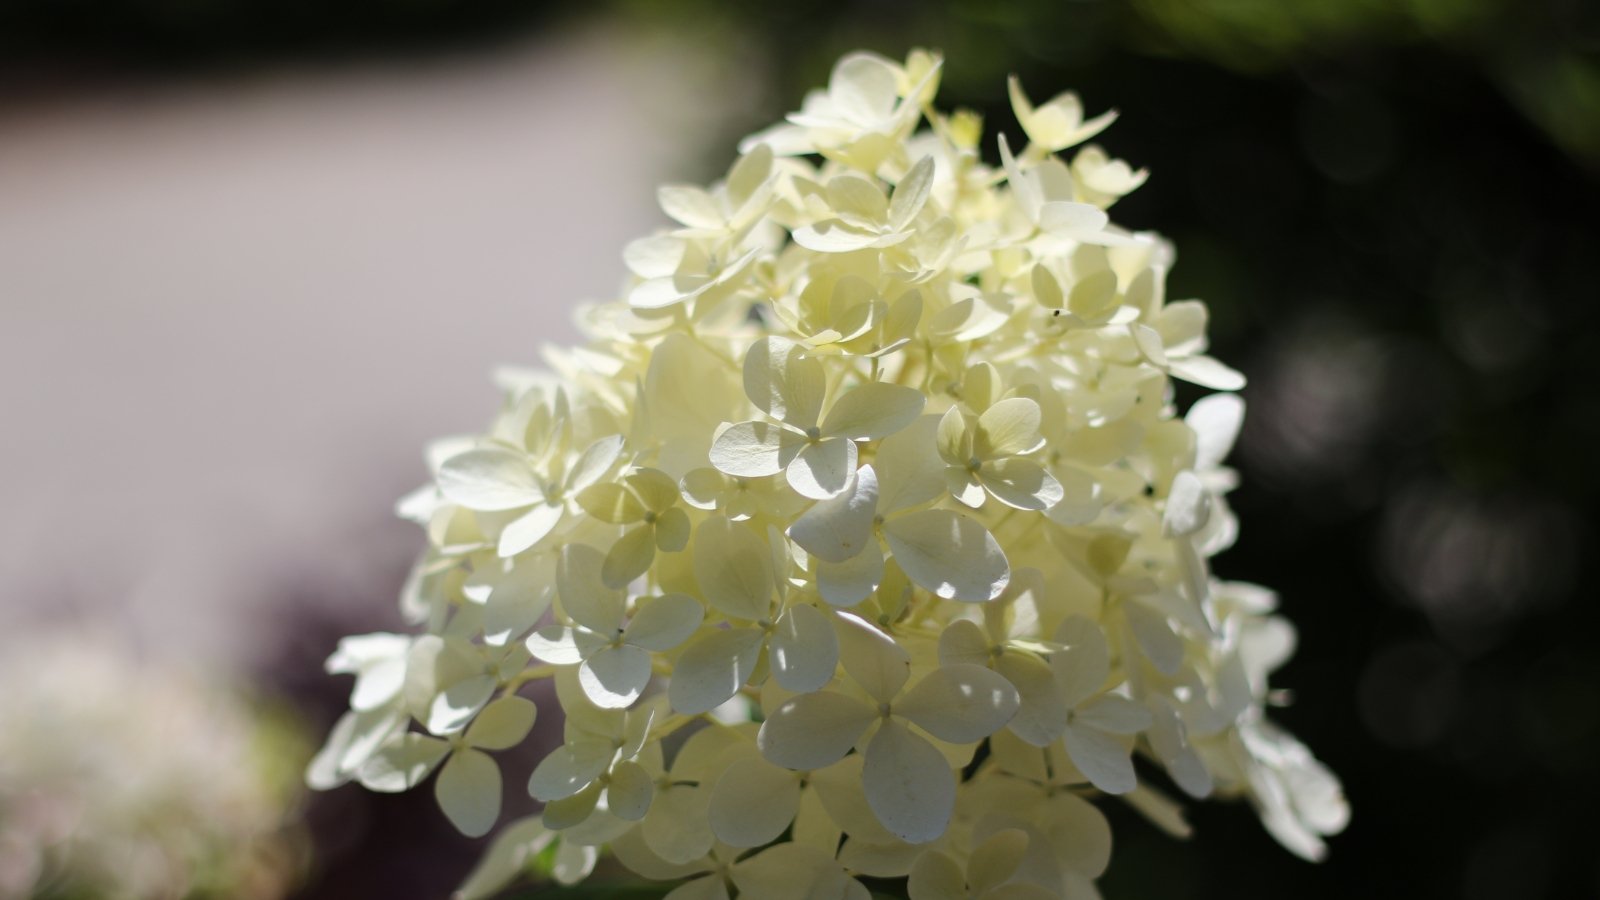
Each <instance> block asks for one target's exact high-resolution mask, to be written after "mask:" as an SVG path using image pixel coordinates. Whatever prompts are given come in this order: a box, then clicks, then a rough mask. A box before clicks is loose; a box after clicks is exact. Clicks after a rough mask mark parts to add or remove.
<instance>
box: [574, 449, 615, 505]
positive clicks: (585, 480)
mask: <svg viewBox="0 0 1600 900" xmlns="http://www.w3.org/2000/svg"><path fill="white" fill-rule="evenodd" d="M621 455H622V435H620V434H614V435H611V436H610V437H603V438H601V439H600V440H598V441H595V442H594V443H592V444H590V445H589V446H587V447H585V448H584V449H583V452H582V453H580V454H578V458H577V459H576V460H574V461H573V463H572V468H570V469H568V470H567V477H566V481H565V487H566V495H567V496H569V497H572V496H576V495H577V494H578V492H579V491H582V490H583V489H584V488H586V487H588V486H589V485H591V484H594V483H595V482H596V481H599V480H600V477H601V476H602V475H604V474H605V473H606V472H608V471H610V470H611V467H612V466H614V465H616V462H617V457H619V456H621Z"/></svg>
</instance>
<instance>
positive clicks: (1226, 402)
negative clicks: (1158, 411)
mask: <svg viewBox="0 0 1600 900" xmlns="http://www.w3.org/2000/svg"><path fill="white" fill-rule="evenodd" d="M1183 421H1184V422H1185V423H1187V424H1188V426H1189V427H1190V428H1191V429H1193V430H1194V436H1195V451H1194V467H1195V469H1197V470H1199V471H1202V472H1204V471H1205V470H1207V469H1215V468H1217V467H1218V466H1220V465H1222V461H1223V460H1224V459H1227V458H1228V452H1229V451H1231V450H1232V449H1233V442H1234V440H1236V439H1237V438H1238V437H1239V428H1240V427H1241V426H1242V425H1243V424H1244V400H1242V399H1240V397H1239V395H1238V394H1210V395H1207V396H1205V397H1201V398H1200V399H1199V400H1196V401H1195V402H1194V405H1193V406H1191V407H1189V412H1188V413H1187V414H1186V415H1185V416H1184V417H1183Z"/></svg>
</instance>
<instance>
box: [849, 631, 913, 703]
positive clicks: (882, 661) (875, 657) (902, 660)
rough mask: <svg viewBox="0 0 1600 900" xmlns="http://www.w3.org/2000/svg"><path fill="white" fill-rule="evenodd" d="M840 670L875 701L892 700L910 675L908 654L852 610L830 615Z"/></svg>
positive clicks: (884, 701) (909, 656)
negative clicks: (834, 627)
mask: <svg viewBox="0 0 1600 900" xmlns="http://www.w3.org/2000/svg"><path fill="white" fill-rule="evenodd" d="M834 622H835V623H836V624H837V628H836V629H835V630H836V631H837V633H838V635H839V650H840V661H841V662H843V663H844V670H845V671H846V672H848V673H849V674H850V677H851V678H853V679H855V682H856V684H859V685H861V688H862V689H863V690H865V691H866V692H867V693H868V694H869V695H871V696H872V698H873V699H875V700H877V701H878V702H879V703H888V702H889V701H891V700H893V699H894V697H895V695H896V694H899V693H900V689H901V688H902V687H904V686H905V683H906V679H907V678H910V677H911V654H909V653H907V652H906V651H905V648H904V647H901V646H900V645H899V644H896V643H895V642H894V638H891V637H889V636H888V635H887V634H884V633H883V632H881V631H879V630H878V629H876V628H874V627H873V626H872V625H870V624H869V623H868V622H867V620H865V619H863V618H861V617H860V616H858V615H856V614H855V613H839V614H838V615H836V616H835V617H834Z"/></svg>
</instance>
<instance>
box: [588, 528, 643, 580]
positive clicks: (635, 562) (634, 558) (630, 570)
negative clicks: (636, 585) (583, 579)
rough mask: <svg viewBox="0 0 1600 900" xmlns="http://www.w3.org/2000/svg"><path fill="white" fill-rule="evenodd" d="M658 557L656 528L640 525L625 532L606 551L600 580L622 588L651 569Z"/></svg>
mask: <svg viewBox="0 0 1600 900" xmlns="http://www.w3.org/2000/svg"><path fill="white" fill-rule="evenodd" d="M655 558H656V530H655V529H654V528H651V527H650V526H648V525H639V526H637V527H634V528H632V529H630V530H628V531H627V532H625V533H624V534H623V535H622V537H620V538H618V539H617V542H616V543H614V544H612V545H611V549H610V550H609V551H607V552H606V559H605V562H604V563H603V564H602V565H601V567H600V580H601V581H602V582H603V583H604V584H605V586H606V587H608V588H615V589H621V588H625V587H627V586H628V583H629V582H631V581H633V580H634V579H635V578H638V577H639V576H640V575H643V574H644V573H645V572H646V571H648V570H649V568H650V564H651V563H652V562H654V561H655Z"/></svg>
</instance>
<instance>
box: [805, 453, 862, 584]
mask: <svg viewBox="0 0 1600 900" xmlns="http://www.w3.org/2000/svg"><path fill="white" fill-rule="evenodd" d="M877 512H878V476H877V473H876V472H874V471H873V469H872V467H871V466H862V467H861V469H860V470H859V471H857V472H856V473H855V478H854V479H853V480H852V481H851V482H850V485H849V487H847V488H846V489H845V490H844V491H843V492H842V493H840V494H839V495H838V496H836V497H833V498H830V499H827V500H821V501H818V502H817V503H816V504H815V505H813V506H812V507H811V508H810V509H808V510H806V512H805V514H804V515H802V516H801V517H800V518H799V519H797V520H795V523H794V524H793V525H790V526H789V537H791V538H793V539H794V542H795V543H796V544H799V545H800V546H801V547H802V548H804V549H805V551H806V552H807V553H810V554H811V555H812V556H815V557H817V558H818V559H820V560H823V561H824V562H831V563H840V562H844V561H845V560H848V559H850V558H852V557H854V556H855V555H856V554H858V553H860V552H861V550H862V548H864V547H866V546H867V543H868V542H869V541H873V540H875V538H874V537H873V534H872V517H873V516H875V515H877Z"/></svg>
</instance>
